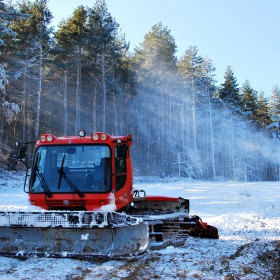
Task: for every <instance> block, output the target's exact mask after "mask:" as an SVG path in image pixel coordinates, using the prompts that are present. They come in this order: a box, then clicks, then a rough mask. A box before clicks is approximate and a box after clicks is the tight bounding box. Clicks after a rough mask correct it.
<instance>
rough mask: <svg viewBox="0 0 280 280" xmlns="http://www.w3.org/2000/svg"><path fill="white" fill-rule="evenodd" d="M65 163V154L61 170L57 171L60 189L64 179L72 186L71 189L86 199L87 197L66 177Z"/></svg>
mask: <svg viewBox="0 0 280 280" xmlns="http://www.w3.org/2000/svg"><path fill="white" fill-rule="evenodd" d="M64 161H65V154H64V156H63V159H62V162H61V166H60V169H58V170H57V172H58V173H59V180H58V189H60V185H61V179H62V178H64V179H65V181H66V182H67V183H68V184H69V185H70V187H71V188H72V189H73V190H75V192H76V193H77V194H78V195H79V197H84V196H85V195H84V194H83V193H82V192H81V191H80V190H79V189H78V188H77V187H76V186H75V185H74V184H73V182H72V181H71V180H70V179H69V178H68V177H67V176H66V173H65V172H64Z"/></svg>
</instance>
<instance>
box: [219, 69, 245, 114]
mask: <svg viewBox="0 0 280 280" xmlns="http://www.w3.org/2000/svg"><path fill="white" fill-rule="evenodd" d="M224 78H225V82H224V83H223V84H221V85H220V87H219V89H218V97H219V98H220V99H221V100H223V101H224V102H225V103H226V104H227V106H229V107H230V108H231V110H232V111H233V112H240V106H241V100H240V95H239V88H238V83H237V81H236V78H235V77H234V73H233V71H232V69H231V67H230V66H228V67H227V69H226V72H225V76H224Z"/></svg>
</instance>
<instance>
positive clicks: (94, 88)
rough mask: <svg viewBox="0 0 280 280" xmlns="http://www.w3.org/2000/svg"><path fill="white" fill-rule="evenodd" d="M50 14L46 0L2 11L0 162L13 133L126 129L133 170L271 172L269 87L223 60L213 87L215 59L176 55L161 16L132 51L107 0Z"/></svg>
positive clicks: (276, 114)
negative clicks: (56, 17) (55, 22)
mask: <svg viewBox="0 0 280 280" xmlns="http://www.w3.org/2000/svg"><path fill="white" fill-rule="evenodd" d="M0 3H1V2H0ZM0 8H1V6H0ZM51 20H52V13H51V11H50V10H49V9H48V1H47V0H35V1H34V2H29V1H22V0H21V1H19V2H18V3H17V5H11V6H6V7H5V9H1V10H0V32H1V40H0V51H1V55H0V60H1V61H0V81H1V83H0V168H11V167H12V166H13V164H11V162H12V159H11V158H12V154H13V149H14V143H15V142H16V141H20V142H29V141H36V140H37V138H38V136H39V134H40V133H45V132H47V133H49V132H50V133H52V134H54V135H58V136H62V135H76V134H77V132H78V130H79V129H85V130H86V131H87V133H88V134H89V133H91V132H93V131H105V132H107V133H109V134H112V135H123V134H128V133H130V134H132V136H133V148H132V157H133V165H134V173H135V174H136V175H157V176H162V177H164V176H182V177H188V178H194V179H207V180H224V179H226V180H239V181H254V180H279V162H280V160H279V156H278V145H279V138H280V89H279V87H278V86H277V85H275V86H274V87H273V90H272V92H271V98H270V100H268V99H267V98H266V97H265V93H264V92H257V91H256V90H254V89H253V87H252V86H251V85H250V82H249V81H245V82H244V84H242V85H239V84H238V82H237V80H236V77H235V74H234V71H233V69H232V68H231V67H230V66H228V68H227V69H226V70H225V75H224V82H223V83H222V84H221V85H217V84H216V81H215V71H216V69H215V67H214V62H212V60H211V59H210V58H208V57H205V58H204V57H201V56H200V55H199V51H198V48H197V47H196V46H189V47H187V49H186V51H185V53H184V55H183V56H182V57H180V58H178V57H177V56H176V50H177V47H176V42H175V40H174V38H173V36H172V34H171V32H170V30H169V29H168V27H166V26H164V25H163V24H162V23H161V22H159V23H156V24H155V25H154V26H152V27H151V29H150V30H149V31H147V34H146V35H145V37H144V39H143V42H142V43H141V44H140V45H139V46H137V47H136V48H135V49H134V51H133V52H132V53H130V52H129V51H128V50H129V43H128V42H127V41H126V38H125V36H124V34H122V33H121V29H120V28H121V27H120V26H119V24H118V23H117V21H116V20H115V19H114V18H113V17H112V15H111V14H110V12H109V11H108V7H107V5H106V2H105V1H104V0H97V1H96V2H95V3H94V4H93V6H92V7H84V6H78V7H77V8H76V9H75V10H74V11H73V14H72V15H69V17H68V18H67V19H66V20H63V21H61V23H60V25H59V28H58V29H57V30H56V31H55V30H54V29H53V28H52V27H51ZM128 40H129V38H128ZM29 152H30V153H32V151H31V150H30V151H29Z"/></svg>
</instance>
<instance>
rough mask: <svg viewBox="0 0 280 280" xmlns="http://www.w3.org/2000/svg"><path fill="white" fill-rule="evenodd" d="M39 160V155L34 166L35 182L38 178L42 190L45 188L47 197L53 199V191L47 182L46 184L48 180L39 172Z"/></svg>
mask: <svg viewBox="0 0 280 280" xmlns="http://www.w3.org/2000/svg"><path fill="white" fill-rule="evenodd" d="M38 159H39V153H38V154H37V156H36V160H35V166H34V170H35V177H34V181H35V178H36V176H37V177H38V179H39V181H40V183H41V185H42V188H43V190H44V192H45V194H46V195H47V197H53V196H52V193H51V191H50V189H49V186H48V184H47V182H46V180H45V178H44V176H43V174H42V173H41V172H40V170H39V166H38Z"/></svg>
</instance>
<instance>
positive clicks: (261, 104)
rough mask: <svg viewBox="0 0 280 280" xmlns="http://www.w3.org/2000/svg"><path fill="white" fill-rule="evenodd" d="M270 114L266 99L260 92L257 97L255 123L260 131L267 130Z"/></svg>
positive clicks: (270, 121)
mask: <svg viewBox="0 0 280 280" xmlns="http://www.w3.org/2000/svg"><path fill="white" fill-rule="evenodd" d="M270 115H271V113H270V111H269V103H268V100H267V98H266V97H265V96H264V92H263V91H260V92H259V96H258V106H257V112H256V121H257V122H258V124H259V127H260V129H267V127H268V126H269V125H270V124H271V123H272V120H271V116H270Z"/></svg>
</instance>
